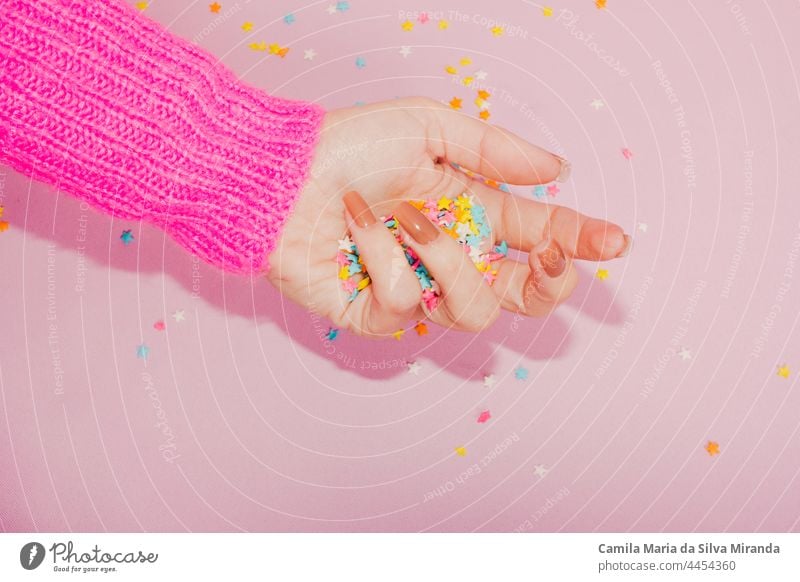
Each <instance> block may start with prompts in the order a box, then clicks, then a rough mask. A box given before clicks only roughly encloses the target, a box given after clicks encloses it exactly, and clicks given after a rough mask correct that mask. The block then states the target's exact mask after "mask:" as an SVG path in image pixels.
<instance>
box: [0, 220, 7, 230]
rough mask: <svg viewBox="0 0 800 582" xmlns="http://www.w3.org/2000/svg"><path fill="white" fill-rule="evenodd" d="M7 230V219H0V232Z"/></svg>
mask: <svg viewBox="0 0 800 582" xmlns="http://www.w3.org/2000/svg"><path fill="white" fill-rule="evenodd" d="M7 230H8V221H7V220H0V232H5V231H7Z"/></svg>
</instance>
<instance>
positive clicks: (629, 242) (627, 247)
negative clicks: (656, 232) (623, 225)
mask: <svg viewBox="0 0 800 582" xmlns="http://www.w3.org/2000/svg"><path fill="white" fill-rule="evenodd" d="M624 238H625V244H624V245H623V246H622V250H621V251H620V252H618V253H617V256H616V258H617V259H621V258H623V257H627V256H628V255H629V254H631V249H632V248H633V237H631V236H630V235H628V234H626V235H624Z"/></svg>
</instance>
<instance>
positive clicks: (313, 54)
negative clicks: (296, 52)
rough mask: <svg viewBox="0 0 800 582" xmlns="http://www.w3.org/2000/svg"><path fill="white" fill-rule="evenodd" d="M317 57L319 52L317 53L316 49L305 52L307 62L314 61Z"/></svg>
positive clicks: (304, 56)
mask: <svg viewBox="0 0 800 582" xmlns="http://www.w3.org/2000/svg"><path fill="white" fill-rule="evenodd" d="M316 56H317V51H315V50H314V49H306V50H305V51H304V52H303V58H304V59H305V60H307V61H313V60H314V58H315V57H316Z"/></svg>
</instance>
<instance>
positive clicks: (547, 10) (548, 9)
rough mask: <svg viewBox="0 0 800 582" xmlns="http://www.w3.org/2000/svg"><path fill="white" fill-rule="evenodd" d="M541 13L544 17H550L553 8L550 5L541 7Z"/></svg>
mask: <svg viewBox="0 0 800 582" xmlns="http://www.w3.org/2000/svg"><path fill="white" fill-rule="evenodd" d="M542 14H544V16H545V18H550V17H551V16H552V15H553V8H552V7H550V6H544V7H543V8H542Z"/></svg>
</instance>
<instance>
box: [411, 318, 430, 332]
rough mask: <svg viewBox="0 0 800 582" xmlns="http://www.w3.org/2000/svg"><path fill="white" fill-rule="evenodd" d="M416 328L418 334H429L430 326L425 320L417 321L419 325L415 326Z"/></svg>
mask: <svg viewBox="0 0 800 582" xmlns="http://www.w3.org/2000/svg"><path fill="white" fill-rule="evenodd" d="M414 329H415V330H417V335H428V326H427V325H425V322H424V321H420V322H419V323H417V325H415V326H414Z"/></svg>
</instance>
